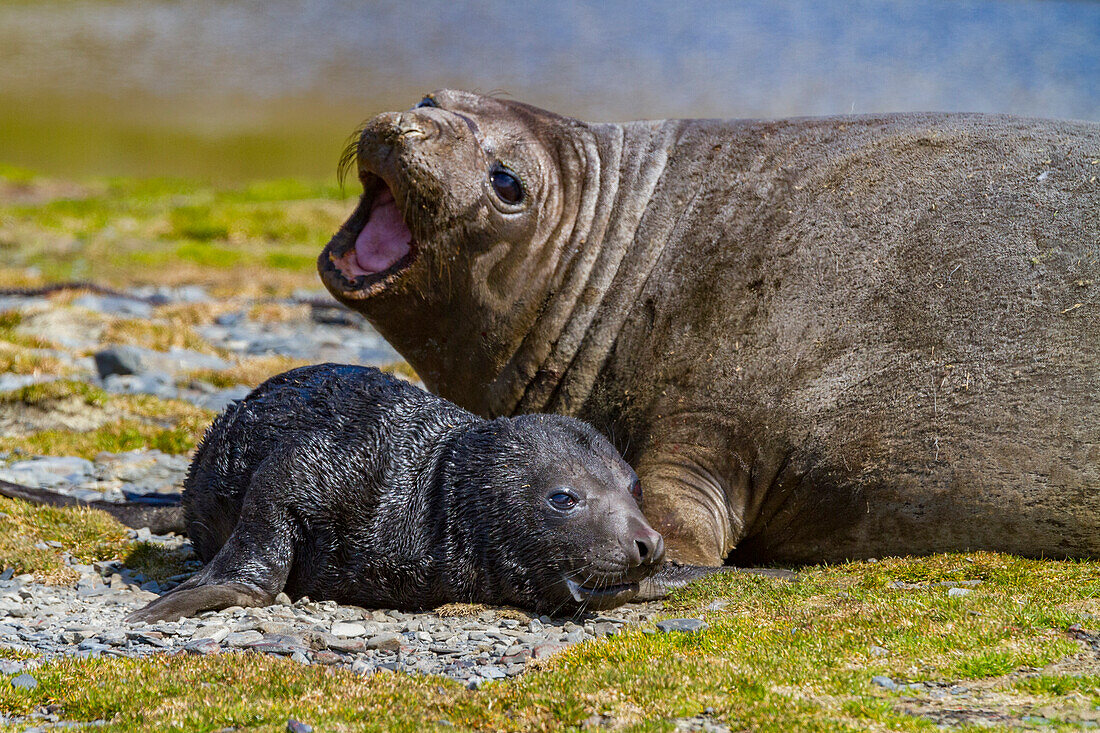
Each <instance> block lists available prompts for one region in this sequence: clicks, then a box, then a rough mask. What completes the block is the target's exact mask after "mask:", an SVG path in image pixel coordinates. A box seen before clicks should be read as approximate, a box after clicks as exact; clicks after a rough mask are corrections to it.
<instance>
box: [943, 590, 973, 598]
mask: <svg viewBox="0 0 1100 733" xmlns="http://www.w3.org/2000/svg"><path fill="white" fill-rule="evenodd" d="M973 592H974V591H973V590H971V589H970V588H948V589H947V595H948V596H950V597H951V598H960V597H962V596H966V595H970V594H971V593H973Z"/></svg>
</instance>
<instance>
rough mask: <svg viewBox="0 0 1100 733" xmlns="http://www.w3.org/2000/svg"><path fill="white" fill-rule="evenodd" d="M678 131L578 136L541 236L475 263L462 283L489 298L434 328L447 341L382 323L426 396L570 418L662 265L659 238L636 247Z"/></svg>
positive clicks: (625, 129) (605, 128) (491, 409)
mask: <svg viewBox="0 0 1100 733" xmlns="http://www.w3.org/2000/svg"><path fill="white" fill-rule="evenodd" d="M678 131H679V123H678V122H676V121H658V122H633V123H625V124H607V125H583V126H582V127H580V128H574V129H573V130H572V131H571V132H573V133H575V134H573V135H571V136H570V138H569V140H568V146H569V148H568V149H566V150H562V151H559V167H560V168H561V170H560V172H559V173H558V177H559V178H558V181H557V186H556V187H555V189H554V190H553V192H552V196H551V197H550V198H549V200H548V201H547V202H546V203H545V204H544V215H543V216H542V217H540V219H541V221H540V225H539V229H540V231H539V233H538V237H537V238H536V239H534V240H533V241H530V242H528V243H526V244H525V245H524V246H522V247H520V246H514V247H512V248H511V249H512V252H509V251H507V250H508V245H506V244H502V245H500V247H499V248H492V249H490V250H489V251H487V252H484V253H477V254H475V255H473V261H472V262H471V267H470V273H471V275H470V279H471V280H472V281H474V282H482V283H486V285H487V287H486V291H485V292H483V293H480V294H478V295H477V296H475V298H474V300H475V301H476V302H475V303H472V304H471V303H464V308H463V310H464V313H465V314H466V315H467V316H469V317H468V318H464V319H463V320H464V321H465V323H456V322H455V321H456V320H457V319H453V318H444V317H440V318H434V319H432V320H433V322H434V323H435V324H437V325H439V326H443V327H445V328H446V332H441V333H438V334H434V335H433V337H432V338H430V339H422V338H420V337H418V336H417V337H413V338H409V331H408V323H407V319H401V318H398V319H396V322H394V321H393V320H391V319H389V318H386V319H383V320H384V321H390V322H391V323H392V324H393V325H395V326H396V328H394V329H392V330H393V333H392V334H391V333H390V329H387V328H386V327H385V324H384V323H383V324H382V327H381V329H380V330H382V332H383V335H385V336H387V338H392V342H393V343H395V344H396V345H398V347H399V348H400V350H401V351H402V353H403V354H404V355H405V356H406V357H407V358H408V359H409V361H410V363H411V364H412V366H413V367H414V368H415V369H416V370H417V372H418V373H419V374H421V375H422V376H423V377H424V379H425V383H426V384H427V385H428V386H429V388H431V389H432V390H433V391H436V392H437V393H438V394H440V395H442V396H443V397H446V398H447V399H450V400H452V401H454V402H456V403H458V404H459V405H462V406H463V407H465V408H467V409H469V410H472V411H473V412H476V413H478V414H481V415H484V416H487V417H494V416H501V415H513V414H518V413H528V412H554V413H558V414H565V415H575V414H576V413H577V411H578V410H579V408H580V406H581V405H582V404H583V402H584V400H585V398H586V396H587V395H588V393H589V392H590V391H591V389H592V386H593V383H594V381H595V379H596V376H597V374H598V372H599V369H600V366H601V365H602V363H603V362H604V360H605V358H606V356H607V354H608V352H609V351H610V349H611V346H612V344H613V342H614V338H615V334H616V333H617V332H618V330H619V327H620V326H621V324H622V323H623V321H624V320H625V319H626V316H627V314H628V313H629V310H630V308H631V306H632V305H633V304H634V302H635V298H636V296H637V295H638V293H639V292H640V291H641V289H642V286H643V285H644V284H645V281H646V278H647V277H648V275H649V273H650V271H651V270H652V268H653V266H654V265H655V263H656V261H657V258H658V257H659V256H660V254H661V249H662V245H663V244H664V241H665V240H664V239H663V238H660V237H655V238H648V239H647V240H646V241H644V242H636V241H635V240H634V236H635V233H636V231H637V229H638V225H639V224H640V222H641V220H642V217H643V216H644V215H646V213H647V210H648V209H649V208H650V207H651V206H652V202H651V200H650V199H651V196H652V192H653V190H654V189H655V187H656V185H657V182H658V180H659V178H660V176H661V174H662V172H663V171H664V168H665V163H666V160H667V157H668V153H669V151H670V150H671V148H672V146H673V144H674V143H675V139H676V136H677V133H678ZM582 133H583V134H582ZM678 203H679V202H674V201H664V202H660V205H661V206H663V207H674V206H676V205H677V204H678ZM510 255H513V256H510ZM548 272H549V273H552V275H551V276H550V277H547V276H546V273H548ZM469 305H474V306H475V308H474V309H473V310H470V309H468V307H466V306H469ZM439 306H440V316H442V315H443V314H445V313H447V312H448V311H449V310H450V309H451V308H452V307H453V306H451V305H449V304H448V303H441V304H439ZM456 328H458V329H463V328H465V329H466V330H467V333H455V329H456ZM494 338H495V339H505V338H507V339H509V340H507V341H502V340H497V341H494V340H492V339H494ZM486 385H488V386H487V387H486Z"/></svg>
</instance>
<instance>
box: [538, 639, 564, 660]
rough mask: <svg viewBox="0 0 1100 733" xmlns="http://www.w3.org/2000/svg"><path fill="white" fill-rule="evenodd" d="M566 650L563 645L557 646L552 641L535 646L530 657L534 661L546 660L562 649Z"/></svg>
mask: <svg viewBox="0 0 1100 733" xmlns="http://www.w3.org/2000/svg"><path fill="white" fill-rule="evenodd" d="M565 648H567V647H566V645H565V644H558V643H555V642H552V641H548V642H546V643H544V644H539V645H537V646H536V647H535V648H534V649H532V650H531V656H532V657H534V658H535V659H546V658H547V657H551V656H553V655H555V654H557V653H558V652H560V651H562V650H563V649H565Z"/></svg>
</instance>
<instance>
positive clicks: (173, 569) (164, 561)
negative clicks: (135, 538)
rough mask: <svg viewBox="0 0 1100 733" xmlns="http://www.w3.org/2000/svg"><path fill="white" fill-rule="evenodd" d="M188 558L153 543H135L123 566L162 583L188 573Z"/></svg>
mask: <svg viewBox="0 0 1100 733" xmlns="http://www.w3.org/2000/svg"><path fill="white" fill-rule="evenodd" d="M185 561H186V558H185V557H183V556H181V555H180V553H178V552H173V551H172V550H169V549H167V548H164V547H161V546H160V545H154V544H153V543H152V542H135V543H134V544H133V545H132V546H131V548H130V551H129V552H128V553H127V554H126V557H125V559H124V560H123V564H124V565H126V567H128V568H130V569H131V570H134V571H136V572H139V573H143V574H144V575H145V577H147V578H150V579H152V580H157V581H162V580H165V579H166V578H170V577H172V576H173V575H179V574H180V573H182V572H184V571H186V570H187V569H188V568H187V565H186V564H185Z"/></svg>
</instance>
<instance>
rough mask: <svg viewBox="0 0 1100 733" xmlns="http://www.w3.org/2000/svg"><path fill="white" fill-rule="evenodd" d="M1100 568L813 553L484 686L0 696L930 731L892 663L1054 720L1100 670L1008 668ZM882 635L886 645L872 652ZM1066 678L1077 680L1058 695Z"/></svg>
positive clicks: (169, 661) (1039, 658) (386, 682)
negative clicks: (812, 561)
mask: <svg viewBox="0 0 1100 733" xmlns="http://www.w3.org/2000/svg"><path fill="white" fill-rule="evenodd" d="M960 564H962V567H967V568H970V569H971V570H972V572H971V573H969V575H970V576H971V577H985V578H987V580H986V581H985V582H983V583H982V585H980V586H978V587H977V588H976V589H975V590H974V592H973V593H971V594H970V595H969V596H967V597H966V598H965V599H962V601H961V602H960V600H956V599H953V598H948V597H947V595H946V592H945V589H944V588H942V587H938V586H931V585H930V586H926V587H922V588H918V589H912V590H897V589H891V588H888V587H887V583H888V581H889V579H896V578H899V577H913V576H914V575H920V576H923V577H927V578H936V577H943V575H945V574H954V573H956V572H957V570H956V569H957V568H958V567H959V566H960ZM1098 578H1100V566H1098V564H1097V563H1086V562H1080V563H1076V562H1056V561H1033V560H1021V559H1018V558H1013V557H1008V556H1003V555H996V554H992V553H978V554H972V555H944V556H935V557H930V558H923V559H888V560H884V561H882V562H879V563H850V564H846V565H840V566H831V567H810V568H805V569H803V570H802V571H801V572H800V573H799V579H798V581H797V582H793V583H791V582H785V581H781V580H775V579H771V578H765V577H760V576H753V575H741V574H736V575H727V576H722V577H716V578H710V579H707V580H704V581H702V582H700V583H697V584H696V585H695V586H693V587H691V588H689V589H687V590H686V591H684V592H681V593H680V594H679V595H678V596H676V597H675V598H674V599H672V600H671V601H669V603H668V608H667V615H674V616H676V615H691V616H702V617H704V618H706V620H707V622H708V624H709V626H708V628H707V629H706V630H704V631H702V632H700V633H698V634H683V633H673V634H667V635H662V634H647V633H646V629H645V628H642V627H636V628H629V629H627V630H626V631H625V632H624V633H622V634H620V635H619V636H616V637H612V638H608V639H603V640H599V641H594V642H586V643H584V644H581V645H579V646H577V647H573V648H571V649H570V650H568V651H567V652H565V653H563V654H561V655H560V656H557V657H554V658H553V659H551V660H550V661H549V662H547V663H539V667H538V668H537V669H534V670H532V671H529V672H528V673H527V674H525V675H523V676H522V677H520V678H517V679H515V680H510V681H506V682H500V683H494V684H491V685H488V686H487V687H485V688H484V689H482V690H480V691H476V692H475V691H470V690H466V689H464V688H462V687H461V686H459V685H457V684H455V683H453V682H450V681H447V680H444V679H439V678H430V677H416V676H405V675H394V674H387V673H379V674H376V675H374V676H372V677H369V678H359V677H355V676H353V675H351V674H350V673H347V672H341V671H336V670H331V669H323V668H317V667H302V666H299V665H297V664H295V663H293V662H290V661H287V660H283V659H273V658H265V657H260V656H257V655H252V654H236V653H227V654H223V655H221V656H218V657H214V658H204V659H197V658H192V657H171V658H163V657H162V658H158V659H154V660H148V661H135V660H122V659H100V660H86V661H76V660H68V661H63V662H54V663H50V664H46V665H44V666H43V667H41V668H39V669H38V670H36V671H35V673H34V674H35V677H36V679H38V681H39V683H40V686H39V687H38V688H37V689H36V690H33V691H18V690H14V689H11V688H7V687H5V686H2V685H0V710H3V711H5V712H7V713H9V714H12V713H16V714H18V713H24V712H26V711H28V710H30V709H33V707H34V706H36V705H44V704H53V705H56V706H58V708H59V709H60V710H62V711H63V712H64V715H65V717H66V718H68V719H74V720H94V719H107V720H108V721H110V725H108V726H107V727H106V730H109V731H115V730H118V731H122V730H213V729H218V728H221V727H227V726H237V727H243V728H247V729H249V730H268V731H277V730H282V729H284V728H285V725H286V720H287V718H288V717H291V716H293V717H296V718H298V719H301V720H304V721H306V722H308V723H310V724H312V725H314V726H315V729H318V730H409V731H412V730H425V729H429V730H430V729H439V730H455V729H457V730H509V731H512V730H514V731H520V730H562V729H570V728H575V727H579V726H581V725H582V724H583V723H584V721H585V720H587V719H588V718H589V717H590V716H592V715H593V714H605V715H606V719H607V720H610V721H612V722H613V724H614V726H615V728H616V729H623V730H671V729H672V723H671V721H672V720H673V719H676V718H689V717H692V716H696V715H699V714H701V713H702V712H703V711H704V710H705V709H707V708H712V709H713V710H714V713H713V717H714V718H715V719H716V720H719V721H721V722H723V723H724V724H726V725H728V726H730V727H731V728H732V729H734V730H739V729H747V730H757V731H790V730H808V731H814V730H863V729H866V728H868V727H870V728H876V729H888V730H903V731H924V730H934V729H935V728H934V726H933V724H932V723H931V722H929V721H928V720H926V719H924V718H921V717H918V716H914V715H912V714H909V713H908V712H906V710H907V707H906V706H907V705H909V704H911V702H912V701H914V700H916V701H917V702H922V704H925V703H927V704H930V703H931V698H930V697H929V696H928V694H927V693H926V692H904V693H894V692H887V691H885V690H882V689H881V688H878V687H875V686H874V685H872V684H871V683H870V679H871V677H872V676H874V675H879V674H882V675H888V676H890V677H892V678H893V679H895V680H897V681H899V682H900V681H916V680H919V681H933V682H939V683H943V684H945V685H950V684H965V685H969V686H971V687H983V689H988V690H990V691H991V692H992V694H995V695H996V696H998V697H997V700H999V702H989V701H983V702H982V703H981V705H979V706H977V707H978V708H981V707H982V706H985V707H990V706H992V707H993V708H996V709H998V710H1003V711H1004V712H1006V714H1008V715H1010V717H1012V718H1014V719H1016V720H1022V719H1023V717H1024V716H1026V715H1042V716H1044V717H1047V718H1048V719H1049V718H1050V717H1051V716H1052V715H1054V713H1051V712H1050V710H1049V709H1048V708H1050V707H1051V706H1060V707H1058V708H1057V709H1058V714H1057V715H1054V718H1053V719H1055V720H1056V722H1058V721H1060V723H1059V724H1060V725H1062V726H1063V727H1065V726H1069V725H1072V724H1073V721H1075V720H1080V719H1087V718H1088V716H1089V715H1092V712H1091V710H1090V707H1091V706H1095V705H1100V676H1098V674H1100V669H1098V668H1097V666H1094V668H1093V670H1092V672H1090V673H1085V674H1080V675H1067V674H1064V673H1057V672H1051V673H1049V674H1036V673H1035V672H1029V673H1028V675H1029V676H1024V675H1018V674H1014V673H1015V672H1016V671H1017V670H1020V669H1024V670H1030V669H1035V668H1041V667H1043V666H1044V665H1047V664H1050V663H1052V662H1056V661H1057V660H1059V659H1062V658H1065V657H1068V656H1070V655H1073V654H1075V653H1076V652H1078V651H1079V650H1080V648H1081V647H1080V645H1079V644H1078V643H1077V642H1075V641H1074V640H1073V639H1072V637H1071V635H1070V634H1068V633H1067V632H1066V628H1067V627H1068V625H1069V624H1071V623H1077V622H1082V621H1083V622H1085V623H1087V618H1085V615H1084V614H1085V612H1083V611H1081V610H1077V609H1079V608H1080V607H1081V604H1082V603H1085V604H1090V603H1095V602H1096V598H1097V591H1098V586H1097V583H1098ZM884 581H885V582H884ZM1052 581H1054V582H1052ZM841 593H846V594H847V597H843V596H841V595H840V594H841ZM716 601H717V602H719V603H718V604H717V605H714V604H715V602H716ZM708 607H711V608H716V609H717V610H707V609H708ZM872 645H877V646H884V647H885V648H886V649H888V650H889V655H888V656H885V657H875V656H872V655H871V654H870V652H869V650H870V647H871V646H872ZM1094 664H1095V663H1094ZM1006 675H1007V676H1006ZM120 689H125V690H127V694H126V695H119V694H118V690H120ZM1070 693H1072V694H1076V695H1078V697H1077V698H1066V697H1065V696H1066V695H1067V694H1070ZM949 704H950V705H951V706H953V707H954V708H957V707H960V706H963V707H965V706H966V705H968V704H970V703H968V702H967V701H966V700H951V701H949ZM1036 711H1039V712H1036ZM442 720H446V721H448V722H449V723H450V724H451V725H445V724H442V723H439V721H442ZM452 726H453V727H452ZM961 729H962V730H966V728H961Z"/></svg>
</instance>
